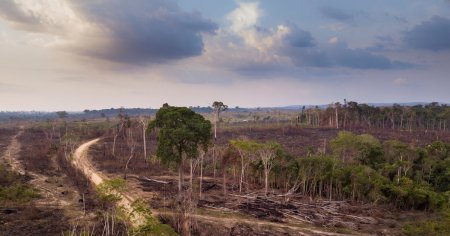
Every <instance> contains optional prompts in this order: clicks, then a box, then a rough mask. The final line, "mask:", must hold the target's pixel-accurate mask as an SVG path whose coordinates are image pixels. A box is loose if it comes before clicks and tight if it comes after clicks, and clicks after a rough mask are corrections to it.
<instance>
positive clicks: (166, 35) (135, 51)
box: [72, 0, 217, 64]
mask: <svg viewBox="0 0 450 236" xmlns="http://www.w3.org/2000/svg"><path fill="white" fill-rule="evenodd" d="M79 2H80V1H78V0H77V1H75V0H72V4H73V5H74V6H75V9H76V10H77V11H78V12H80V13H81V14H82V15H84V16H85V18H86V19H87V21H88V22H93V23H95V24H96V25H98V26H99V27H100V28H101V29H102V30H103V31H104V33H105V35H103V37H107V43H106V45H105V46H104V47H102V48H101V50H100V51H99V50H98V48H96V47H88V48H86V49H85V50H84V51H83V53H84V54H87V55H90V56H94V57H100V58H102V59H106V60H111V61H117V62H123V63H130V64H135V63H136V64H146V63H151V62H164V61H167V60H172V59H181V58H186V57H191V56H197V55H201V54H202V52H203V40H202V36H201V33H205V32H210V33H212V32H213V31H214V30H215V29H216V28H217V26H216V24H215V23H213V22H212V21H210V20H207V19H205V18H203V17H202V16H201V14H200V13H198V12H184V11H182V10H181V9H180V7H179V6H178V5H177V4H176V2H175V1H171V0H169V1H167V0H134V1H122V0H103V1H92V2H84V3H83V4H80V3H79Z"/></svg>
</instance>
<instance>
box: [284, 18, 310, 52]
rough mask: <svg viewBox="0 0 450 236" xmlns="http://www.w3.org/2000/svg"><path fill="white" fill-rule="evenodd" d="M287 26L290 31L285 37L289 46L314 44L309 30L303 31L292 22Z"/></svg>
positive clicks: (300, 46) (301, 46)
mask: <svg viewBox="0 0 450 236" xmlns="http://www.w3.org/2000/svg"><path fill="white" fill-rule="evenodd" d="M288 27H289V29H290V30H291V32H290V34H289V35H287V36H286V38H285V39H286V40H287V42H288V43H289V44H290V45H291V46H293V47H299V48H303V47H311V46H315V45H316V43H315V41H314V38H313V37H312V35H311V33H310V32H307V31H304V30H302V29H300V28H299V27H298V26H296V25H294V24H289V25H288Z"/></svg>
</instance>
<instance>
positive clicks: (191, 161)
mask: <svg viewBox="0 0 450 236" xmlns="http://www.w3.org/2000/svg"><path fill="white" fill-rule="evenodd" d="M189 161H190V166H191V170H190V173H191V175H190V177H189V182H190V183H189V185H190V186H191V191H192V185H193V175H194V168H193V162H194V161H193V160H192V158H191V159H190V160H189Z"/></svg>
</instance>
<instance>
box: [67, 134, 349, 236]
mask: <svg viewBox="0 0 450 236" xmlns="http://www.w3.org/2000/svg"><path fill="white" fill-rule="evenodd" d="M99 140H100V139H94V140H91V141H88V142H86V143H84V144H82V145H80V146H79V147H78V148H77V149H76V151H75V153H74V159H73V160H72V163H73V164H74V165H75V166H76V167H77V168H79V169H80V170H81V171H83V173H84V174H85V175H86V176H87V177H88V179H89V180H91V182H92V183H94V184H95V185H99V184H101V183H102V182H103V181H104V180H107V179H108V178H107V177H106V176H105V175H103V174H102V173H101V172H100V171H98V170H96V169H95V167H94V166H93V165H92V164H91V163H90V161H89V160H88V158H87V151H88V149H89V147H91V146H92V145H94V144H95V143H97V142H98V141H99ZM122 196H123V198H122V201H121V202H119V205H120V206H122V207H123V208H124V209H125V210H126V211H128V212H131V211H132V207H131V203H132V202H134V198H133V197H132V196H130V195H128V194H122ZM152 213H153V214H154V215H160V214H161V215H170V214H173V212H158V211H155V210H153V209H152ZM192 217H194V218H196V219H199V220H204V221H209V222H214V223H217V222H222V223H223V224H230V225H233V224H236V223H246V224H249V225H254V226H257V227H260V226H271V227H277V228H284V229H290V230H292V231H295V232H296V234H297V235H305V236H307V235H328V236H338V235H344V234H339V233H332V232H327V231H322V230H320V229H317V228H311V227H306V226H305V227H303V226H293V225H287V224H282V223H274V222H267V221H262V220H258V219H241V218H236V219H235V218H230V217H226V218H225V217H219V216H211V215H200V214H194V215H192ZM143 222H144V219H143V218H142V217H141V216H139V215H138V216H135V217H134V219H133V218H132V222H131V223H132V224H133V226H139V225H141V224H142V223H143Z"/></svg>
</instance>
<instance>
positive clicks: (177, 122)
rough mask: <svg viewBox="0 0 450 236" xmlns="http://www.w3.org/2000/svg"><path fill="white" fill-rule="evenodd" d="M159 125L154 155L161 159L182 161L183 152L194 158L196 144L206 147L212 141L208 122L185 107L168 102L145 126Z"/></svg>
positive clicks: (179, 162) (196, 154)
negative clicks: (170, 104)
mask: <svg viewBox="0 0 450 236" xmlns="http://www.w3.org/2000/svg"><path fill="white" fill-rule="evenodd" d="M155 128H158V129H159V132H158V138H157V141H158V146H157V151H156V155H157V156H158V157H159V158H161V159H162V161H163V162H166V163H170V162H174V163H176V164H177V165H179V164H181V162H182V160H183V155H185V156H186V157H187V158H196V157H197V156H198V151H199V148H203V149H205V150H206V149H207V147H208V145H209V143H210V141H211V136H212V135H211V122H209V121H208V120H206V119H205V118H204V117H203V116H201V115H200V114H197V113H195V112H194V111H192V110H191V109H189V108H187V107H175V106H169V105H168V104H167V103H166V104H164V105H163V107H161V109H159V111H158V112H157V113H156V119H155V120H153V121H151V122H150V124H149V127H148V130H154V129H155Z"/></svg>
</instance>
